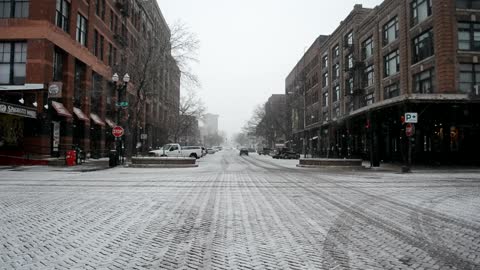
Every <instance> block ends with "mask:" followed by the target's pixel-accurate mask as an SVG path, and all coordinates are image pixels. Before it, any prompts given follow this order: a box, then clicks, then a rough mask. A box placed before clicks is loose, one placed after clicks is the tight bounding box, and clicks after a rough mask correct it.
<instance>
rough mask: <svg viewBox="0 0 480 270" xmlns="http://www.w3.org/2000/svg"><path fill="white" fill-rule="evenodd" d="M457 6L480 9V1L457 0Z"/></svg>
mask: <svg viewBox="0 0 480 270" xmlns="http://www.w3.org/2000/svg"><path fill="white" fill-rule="evenodd" d="M457 8H463V9H480V1H478V0H457Z"/></svg>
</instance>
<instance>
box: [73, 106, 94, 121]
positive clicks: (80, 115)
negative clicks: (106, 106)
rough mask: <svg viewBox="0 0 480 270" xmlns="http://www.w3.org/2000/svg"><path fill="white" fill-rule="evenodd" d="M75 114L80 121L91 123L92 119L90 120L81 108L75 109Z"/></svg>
mask: <svg viewBox="0 0 480 270" xmlns="http://www.w3.org/2000/svg"><path fill="white" fill-rule="evenodd" d="M73 112H74V113H75V115H76V116H77V117H78V119H80V120H82V121H85V122H87V121H90V118H88V117H87V116H86V115H85V114H84V113H83V112H82V110H80V109H79V108H77V107H73Z"/></svg>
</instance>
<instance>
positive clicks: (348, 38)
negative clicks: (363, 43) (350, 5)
mask: <svg viewBox="0 0 480 270" xmlns="http://www.w3.org/2000/svg"><path fill="white" fill-rule="evenodd" d="M345 44H346V45H347V46H353V32H352V31H350V32H349V33H348V34H347V35H346V36H345Z"/></svg>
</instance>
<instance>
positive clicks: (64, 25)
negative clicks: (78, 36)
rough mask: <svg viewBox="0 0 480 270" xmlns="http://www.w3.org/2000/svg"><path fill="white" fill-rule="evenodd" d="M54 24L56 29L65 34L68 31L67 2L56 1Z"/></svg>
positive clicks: (64, 0) (68, 15)
mask: <svg viewBox="0 0 480 270" xmlns="http://www.w3.org/2000/svg"><path fill="white" fill-rule="evenodd" d="M55 22H56V24H57V26H58V27H60V28H61V29H62V30H63V31H65V32H67V33H68V31H69V30H70V26H69V22H70V3H69V2H67V0H57V12H56V14H55Z"/></svg>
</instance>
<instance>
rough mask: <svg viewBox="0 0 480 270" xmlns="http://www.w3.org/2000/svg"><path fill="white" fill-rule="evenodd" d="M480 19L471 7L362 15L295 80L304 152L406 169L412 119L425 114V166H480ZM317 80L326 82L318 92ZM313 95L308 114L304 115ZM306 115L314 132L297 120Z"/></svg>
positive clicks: (435, 2)
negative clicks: (411, 115)
mask: <svg viewBox="0 0 480 270" xmlns="http://www.w3.org/2000/svg"><path fill="white" fill-rule="evenodd" d="M479 15H480V6H479V5H478V3H477V1H471V0H409V1H395V0H385V1H384V2H383V3H382V4H381V5H379V6H377V7H375V8H374V9H366V8H363V7H362V6H361V5H356V6H355V8H354V9H353V11H352V12H351V13H350V15H349V16H348V17H347V18H346V19H345V20H344V21H343V22H342V23H341V24H340V26H339V27H338V28H337V29H336V30H335V31H334V33H332V34H331V35H330V36H329V37H328V38H327V39H323V40H322V41H323V42H320V43H321V44H320V45H316V46H315V49H314V52H313V53H312V52H307V54H306V55H305V56H304V57H303V58H302V59H301V60H300V61H299V63H298V64H297V66H296V67H295V68H294V69H293V70H292V72H291V73H290V75H289V76H288V77H287V79H286V92H287V93H291V94H290V99H289V103H288V104H289V105H290V110H291V111H293V112H294V113H293V114H292V115H293V116H292V119H293V121H292V126H293V127H294V128H293V132H292V139H293V143H292V145H295V146H296V147H297V149H301V146H302V145H303V143H304V144H305V145H306V147H305V148H306V149H307V151H308V152H309V153H311V154H313V155H317V156H328V157H354V156H357V157H363V158H367V159H370V160H372V163H373V164H374V165H378V163H379V161H380V160H383V161H400V160H402V159H404V158H405V153H406V149H405V146H406V145H407V142H408V138H407V136H406V135H405V134H406V130H405V129H406V124H404V123H402V116H404V115H405V113H407V112H416V113H418V117H419V121H418V123H417V124H414V126H415V131H416V132H415V134H414V135H413V136H412V137H411V138H410V142H411V143H412V145H413V152H414V157H415V158H416V159H417V160H418V161H425V162H427V161H428V162H458V161H468V162H478V160H480V158H478V154H477V153H478V152H479V151H480V141H479V140H478V138H479V136H480V120H479V118H478V115H480V104H479V100H480V93H479V89H480V65H479V63H478V57H479V56H480V45H479V44H480V39H479V38H478V36H479V34H480V22H477V21H478V19H477V18H480V17H479ZM317 43H318V41H316V42H315V44H317ZM312 47H313V46H312ZM317 48H318V49H317ZM311 49H312V48H311ZM311 54H313V55H314V57H313V60H311V59H312V56H311ZM311 63H314V64H311ZM309 64H310V66H308V65H309ZM312 66H313V67H312ZM312 69H313V70H314V71H311V70H312ZM312 72H313V74H314V76H318V77H317V78H316V79H315V80H314V82H317V83H316V84H315V83H313V86H312V83H311V79H310V78H309V76H311V75H310V74H312ZM317 74H318V75H317ZM312 92H313V94H312ZM292 93H293V94H292ZM304 93H306V95H305V102H306V106H305V107H301V106H295V104H296V101H298V100H300V99H302V98H304ZM317 96H318V98H317ZM303 108H305V112H306V119H305V121H306V127H305V128H302V125H301V124H298V122H302V121H303V118H302V117H295V112H298V111H303ZM298 115H300V116H301V113H299V114H298ZM295 121H296V122H297V123H296V122H295ZM295 127H298V128H297V129H295ZM302 141H303V142H302Z"/></svg>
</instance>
